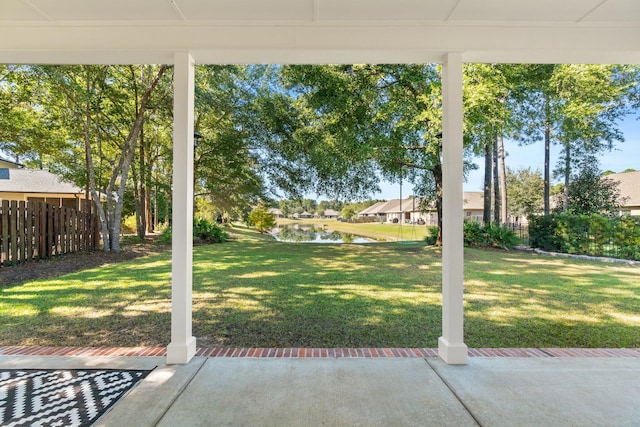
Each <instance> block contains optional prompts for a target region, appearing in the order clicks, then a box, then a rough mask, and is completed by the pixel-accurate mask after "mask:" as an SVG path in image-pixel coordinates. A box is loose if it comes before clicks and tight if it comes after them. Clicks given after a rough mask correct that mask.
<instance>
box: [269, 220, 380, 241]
mask: <svg viewBox="0 0 640 427" xmlns="http://www.w3.org/2000/svg"><path fill="white" fill-rule="evenodd" d="M271 234H272V235H273V237H275V238H276V240H277V241H279V242H293V243H374V242H375V240H373V239H369V238H367V237H362V236H356V235H354V234H350V233H342V232H339V231H330V230H326V229H324V228H323V227H321V226H313V225H309V224H304V225H303V224H287V225H280V226H278V227H276V228H274V229H273V230H271Z"/></svg>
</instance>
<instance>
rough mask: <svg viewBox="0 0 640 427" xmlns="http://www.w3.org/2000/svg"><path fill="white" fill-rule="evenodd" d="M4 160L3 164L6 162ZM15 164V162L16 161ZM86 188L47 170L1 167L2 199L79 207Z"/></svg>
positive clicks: (0, 191) (0, 188)
mask: <svg viewBox="0 0 640 427" xmlns="http://www.w3.org/2000/svg"><path fill="white" fill-rule="evenodd" d="M6 163H7V162H6V161H3V165H4V164H6ZM14 165H15V163H14ZM84 198H85V193H84V190H83V189H82V188H80V187H78V186H77V185H75V184H72V183H70V182H67V181H64V180H63V179H62V178H60V177H59V176H57V175H55V174H53V173H51V172H49V171H46V170H31V169H20V168H18V167H11V168H9V167H6V168H4V167H3V168H0V199H3V200H19V201H25V202H26V201H40V202H47V203H51V204H54V205H56V206H62V207H66V208H72V209H79V208H80V202H79V201H80V200H83V199H84Z"/></svg>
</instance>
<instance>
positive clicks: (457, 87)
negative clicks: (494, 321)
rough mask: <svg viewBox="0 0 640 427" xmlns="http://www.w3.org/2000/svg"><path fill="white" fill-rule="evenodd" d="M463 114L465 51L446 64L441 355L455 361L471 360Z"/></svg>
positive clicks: (443, 103)
mask: <svg viewBox="0 0 640 427" xmlns="http://www.w3.org/2000/svg"><path fill="white" fill-rule="evenodd" d="M462 118H463V111H462V54H460V53H449V54H447V56H446V58H445V61H444V63H443V67H442V157H443V165H442V174H443V176H442V240H443V241H442V336H441V337H440V339H439V340H438V355H439V356H440V357H441V358H442V360H444V361H445V362H446V363H448V364H453V365H463V364H465V363H467V346H466V345H465V343H464V242H463V231H462V230H463V228H462V222H463V220H464V212H463V192H462V183H463V172H462V160H463V157H462Z"/></svg>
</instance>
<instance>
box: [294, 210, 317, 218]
mask: <svg viewBox="0 0 640 427" xmlns="http://www.w3.org/2000/svg"><path fill="white" fill-rule="evenodd" d="M293 217H294V218H296V219H301V218H313V217H314V215H313V214H312V213H309V212H307V211H304V212H302V213H294V214H293Z"/></svg>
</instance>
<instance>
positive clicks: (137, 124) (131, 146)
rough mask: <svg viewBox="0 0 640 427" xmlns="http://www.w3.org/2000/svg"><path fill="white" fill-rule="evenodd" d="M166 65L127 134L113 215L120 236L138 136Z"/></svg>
mask: <svg viewBox="0 0 640 427" xmlns="http://www.w3.org/2000/svg"><path fill="white" fill-rule="evenodd" d="M167 68H168V67H167V66H166V65H162V66H160V68H159V70H158V73H157V74H156V75H155V77H154V78H153V80H152V81H151V83H150V84H149V86H147V88H146V89H145V91H144V94H143V95H142V99H141V100H140V109H139V111H138V113H137V115H136V119H135V121H134V124H133V127H132V128H131V132H130V133H129V135H128V136H127V139H126V142H125V144H124V149H123V156H122V158H121V164H122V169H121V170H122V173H121V175H120V186H119V187H118V200H117V201H116V204H115V208H114V212H113V217H114V226H113V233H114V234H115V235H116V236H118V235H119V234H120V221H121V220H122V205H123V203H124V192H125V189H126V181H127V176H128V174H129V167H130V166H131V161H132V160H133V153H134V151H135V145H136V142H137V141H138V137H139V135H140V131H141V129H142V123H143V119H144V114H145V112H146V110H147V104H148V102H149V98H150V97H151V92H153V89H154V88H155V87H156V85H157V84H158V82H159V81H160V78H161V77H162V75H163V74H164V73H165V71H166V70H167ZM111 248H112V250H114V251H116V252H119V251H120V240H119V239H116V241H115V242H111Z"/></svg>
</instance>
